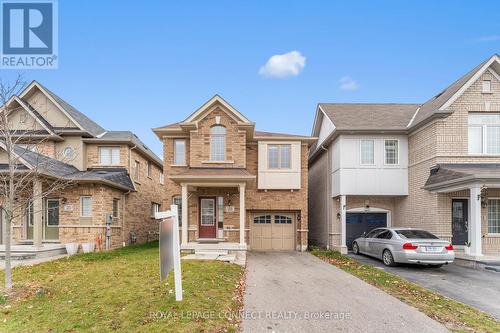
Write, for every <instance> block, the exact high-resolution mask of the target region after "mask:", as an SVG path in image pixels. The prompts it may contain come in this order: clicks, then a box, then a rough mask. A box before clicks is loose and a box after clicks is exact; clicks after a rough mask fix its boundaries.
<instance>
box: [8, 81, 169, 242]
mask: <svg viewBox="0 0 500 333" xmlns="http://www.w3.org/2000/svg"><path fill="white" fill-rule="evenodd" d="M8 108H9V110H10V113H9V115H8V119H9V122H10V126H9V127H11V128H12V130H13V132H14V133H17V134H16V136H15V137H16V141H18V142H17V144H16V146H15V149H14V153H15V154H16V157H17V158H18V159H19V163H20V168H19V170H18V171H19V173H20V174H21V173H22V172H23V171H25V170H36V172H37V174H39V175H38V176H37V177H36V179H35V180H34V181H33V186H31V187H29V188H27V189H26V191H25V192H24V193H22V194H21V193H19V194H18V195H20V196H21V195H26V196H27V197H28V200H27V204H26V207H25V211H24V214H23V215H22V216H19V217H18V218H16V219H15V220H14V221H13V230H12V237H13V243H14V244H24V245H26V244H33V245H35V246H36V247H40V246H42V247H43V245H44V244H54V243H55V244H61V245H64V244H66V243H74V242H76V243H94V242H97V243H99V240H100V241H101V242H102V247H104V244H105V232H106V225H105V223H106V220H107V219H109V216H110V215H111V216H112V219H110V221H111V243H110V247H111V248H116V247H119V246H122V245H125V244H130V243H134V242H145V241H147V240H150V239H153V238H156V237H157V231H158V223H157V221H156V220H154V218H153V217H152V215H153V214H154V211H158V210H159V209H160V205H161V201H162V199H161V198H162V186H163V185H162V183H163V172H162V164H163V162H162V161H161V159H159V158H158V157H157V156H156V155H155V154H154V153H153V152H152V151H151V150H150V149H149V148H148V147H146V146H145V145H144V144H143V143H142V142H141V140H139V138H138V137H137V136H136V135H135V134H133V133H132V132H129V131H107V130H105V129H104V128H102V127H101V126H99V125H98V124H97V123H95V122H94V121H92V120H91V119H89V118H88V117H87V116H85V115H84V114H83V113H81V112H79V111H78V110H76V109H75V108H74V107H72V106H71V105H70V104H68V103H67V102H65V101H64V100H63V99H61V98H60V97H58V96H57V95H56V94H54V93H53V92H51V91H50V90H49V89H47V88H46V87H44V86H43V85H41V84H40V83H38V82H36V81H33V82H32V83H31V84H29V85H28V86H27V87H26V88H25V89H24V90H23V91H22V92H21V93H20V94H18V95H17V96H14V97H12V98H11V99H10V100H9V101H8ZM2 147H3V148H5V145H3V146H1V147H0V168H1V169H2V170H3V171H5V169H6V168H7V163H8V160H7V159H6V151H5V149H2ZM66 180H67V184H63V183H64V181H66ZM55 181H59V183H60V184H63V185H64V186H62V187H61V189H60V190H58V191H57V192H50V191H46V189H47V188H49V187H50V186H53V184H54V182H55ZM46 192H49V193H48V194H47V195H46V196H42V195H40V194H42V193H46ZM30 197H31V198H33V199H32V200H30V199H29V198H30ZM1 225H2V229H0V231H2V237H0V239H1V240H2V243H5V233H4V232H3V231H4V230H5V222H4V221H3V223H2V224H1Z"/></svg>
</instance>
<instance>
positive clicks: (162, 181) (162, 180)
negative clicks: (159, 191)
mask: <svg viewBox="0 0 500 333" xmlns="http://www.w3.org/2000/svg"><path fill="white" fill-rule="evenodd" d="M164 183H165V176H163V171H160V184H161V185H163V184H164Z"/></svg>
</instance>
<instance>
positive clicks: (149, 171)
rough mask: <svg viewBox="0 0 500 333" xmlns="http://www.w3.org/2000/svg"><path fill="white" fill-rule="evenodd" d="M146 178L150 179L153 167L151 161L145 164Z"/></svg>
mask: <svg viewBox="0 0 500 333" xmlns="http://www.w3.org/2000/svg"><path fill="white" fill-rule="evenodd" d="M147 170H148V177H149V178H151V177H152V175H153V165H152V163H151V161H148V162H147Z"/></svg>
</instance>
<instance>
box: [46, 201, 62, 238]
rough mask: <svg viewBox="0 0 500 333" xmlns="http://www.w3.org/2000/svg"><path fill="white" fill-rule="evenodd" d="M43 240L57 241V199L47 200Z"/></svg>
mask: <svg viewBox="0 0 500 333" xmlns="http://www.w3.org/2000/svg"><path fill="white" fill-rule="evenodd" d="M46 216H47V218H46V224H45V239H47V240H58V239H59V199H47V215H46Z"/></svg>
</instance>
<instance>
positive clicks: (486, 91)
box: [481, 80, 493, 94]
mask: <svg viewBox="0 0 500 333" xmlns="http://www.w3.org/2000/svg"><path fill="white" fill-rule="evenodd" d="M491 84H492V82H491V80H483V82H482V83H481V92H482V93H483V94H491V93H492V92H493V91H492V90H491ZM486 88H487V89H486Z"/></svg>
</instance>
